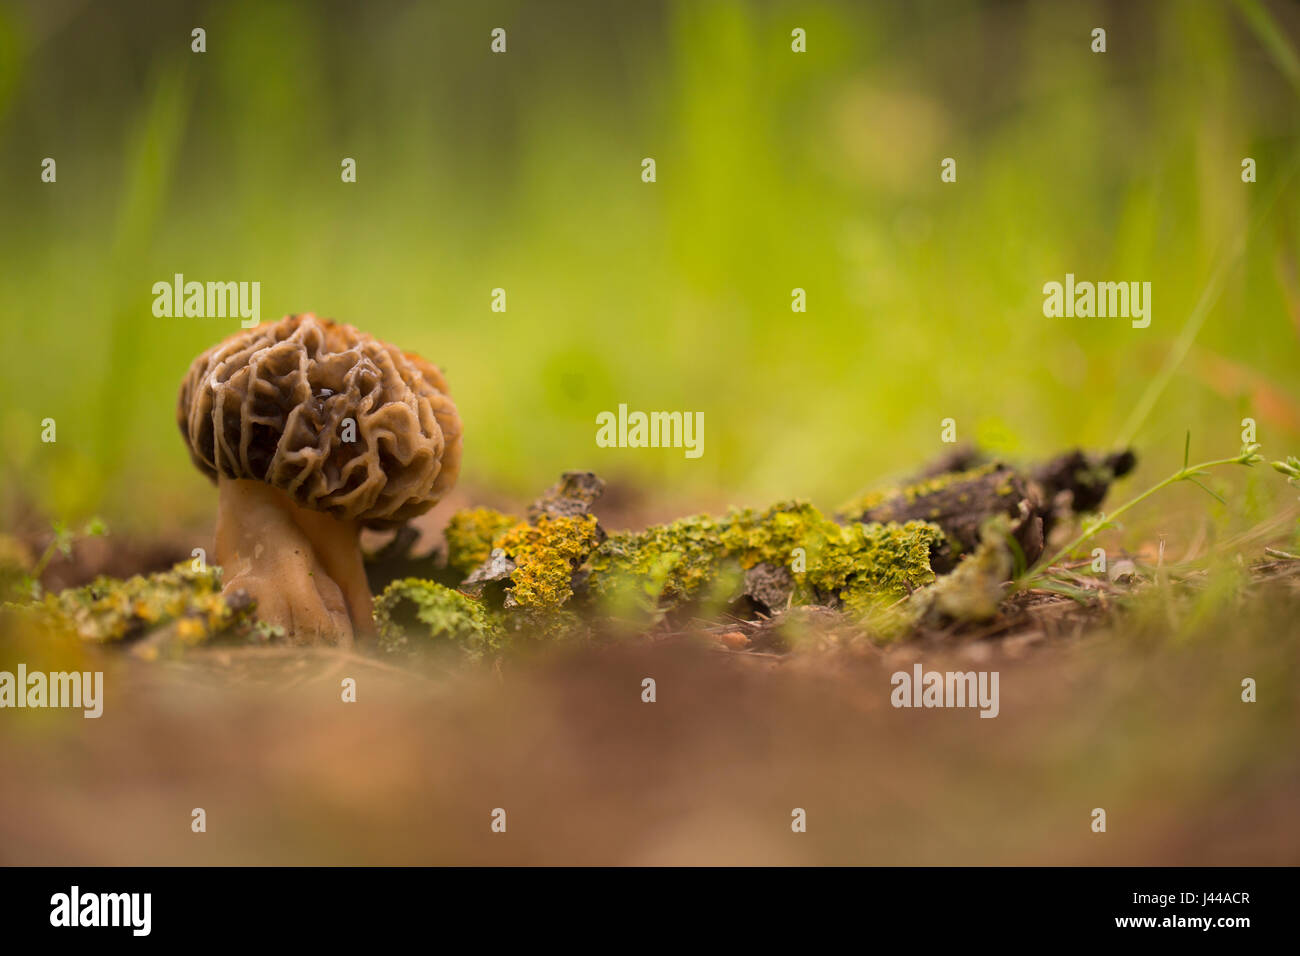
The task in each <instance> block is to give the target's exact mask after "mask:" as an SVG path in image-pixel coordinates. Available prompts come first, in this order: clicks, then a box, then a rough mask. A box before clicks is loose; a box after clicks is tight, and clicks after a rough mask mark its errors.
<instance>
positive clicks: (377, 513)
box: [176, 313, 461, 527]
mask: <svg viewBox="0 0 1300 956" xmlns="http://www.w3.org/2000/svg"><path fill="white" fill-rule="evenodd" d="M176 417H177V420H178V421H179V424H180V428H181V434H182V436H184V438H185V441H186V444H187V445H188V446H189V449H190V457H191V458H192V459H193V460H194V464H195V465H197V466H198V468H199V469H200V470H201V471H203V473H204V474H206V475H208V477H210V478H211V479H212V480H213V481H216V480H217V477H218V476H224V477H226V478H250V479H256V480H259V481H265V482H266V483H267V484H269V485H271V486H273V487H275V488H279V489H281V490H282V491H284V492H285V493H287V494H288V495H289V497H290V498H291V499H292V500H293V501H295V502H296V503H297V504H299V505H301V506H303V507H305V508H312V509H314V510H316V511H323V512H326V513H328V514H331V515H334V516H335V517H337V518H342V519H352V520H357V521H360V522H362V523H363V524H366V525H370V526H373V527H392V526H395V525H399V524H401V523H402V522H404V521H406V520H407V519H409V518H413V517H415V516H416V515H419V514H423V513H424V512H425V511H428V510H429V509H430V508H431V507H433V505H434V504H435V503H436V502H437V501H438V499H439V498H441V497H442V495H443V494H444V493H446V491H447V490H448V489H449V488H451V486H452V485H453V484H454V483H455V481H456V476H457V474H459V472H460V453H461V425H460V417H459V416H458V415H457V414H456V406H455V405H454V404H453V403H452V401H451V399H450V398H449V397H448V395H447V382H446V380H445V379H444V378H443V377H442V372H440V371H439V370H438V369H437V368H436V367H435V366H433V365H431V364H430V363H428V362H426V361H425V360H424V359H422V358H420V357H419V356H417V355H411V354H410V353H408V352H403V351H402V350H401V349H397V348H394V347H393V346H391V345H388V344H386V343H384V342H380V341H379V340H378V339H374V338H371V337H370V336H369V335H366V334H365V333H364V332H360V331H358V330H357V329H355V328H353V327H352V326H350V325H344V324H342V323H339V322H333V321H331V320H329V319H318V318H316V316H314V315H312V314H310V313H307V314H303V315H290V316H286V317H285V318H283V319H281V320H280V321H278V322H264V323H262V324H261V325H259V326H257V327H255V328H252V329H246V330H243V331H241V332H239V333H237V334H235V335H232V336H231V337H230V338H228V339H226V340H225V341H224V342H221V343H219V344H218V345H214V346H213V347H212V348H210V349H208V350H207V351H206V352H204V353H203V354H202V355H200V356H199V357H198V358H196V359H195V360H194V362H193V364H191V365H190V370H189V372H188V373H187V374H186V376H185V381H184V382H183V383H182V384H181V392H180V401H179V403H178V406H177V410H176ZM348 419H351V420H352V422H354V423H355V424H354V425H353V427H352V428H351V429H349V428H348V427H347V424H348V423H347V420H348ZM353 432H354V433H355V434H352V433H353ZM347 438H352V439H353V440H352V441H348V440H346V439H347Z"/></svg>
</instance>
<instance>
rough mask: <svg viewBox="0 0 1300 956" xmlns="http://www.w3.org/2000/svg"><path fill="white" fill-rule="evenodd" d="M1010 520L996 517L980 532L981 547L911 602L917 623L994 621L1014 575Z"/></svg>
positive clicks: (915, 595)
mask: <svg viewBox="0 0 1300 956" xmlns="http://www.w3.org/2000/svg"><path fill="white" fill-rule="evenodd" d="M1010 540H1012V539H1011V519H1009V518H1008V517H1007V516H1006V515H996V516H994V517H992V518H989V519H988V520H987V521H985V522H984V524H983V526H982V527H981V528H980V543H979V545H978V546H977V547H976V548H975V550H974V551H973V552H972V553H971V554H970V556H969V557H967V558H966V559H965V560H963V561H962V562H961V564H959V565H957V568H956V570H954V571H953V572H952V573H951V574H947V575H944V576H943V577H942V578H940V579H939V580H938V581H936V582H935V583H934V584H932V585H930V586H929V587H927V588H923V589H921V590H919V591H917V592H916V594H914V595H913V596H912V599H911V600H910V601H908V605H909V609H910V615H911V618H912V620H913V621H914V622H921V621H927V622H928V623H932V624H937V623H940V622H944V621H960V622H980V621H987V620H989V619H991V618H993V617H995V616H996V615H997V613H998V608H999V607H1000V606H1001V603H1002V598H1003V596H1004V587H1003V586H1004V585H1005V584H1006V582H1007V581H1009V580H1010V579H1011V575H1012V573H1013V571H1014V567H1015V564H1014V556H1013V555H1012V552H1011V547H1010V545H1009V543H1008V542H1009V541H1010Z"/></svg>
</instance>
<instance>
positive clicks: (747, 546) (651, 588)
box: [590, 501, 942, 608]
mask: <svg viewBox="0 0 1300 956" xmlns="http://www.w3.org/2000/svg"><path fill="white" fill-rule="evenodd" d="M941 540H942V532H941V531H940V530H939V529H938V528H937V527H935V526H934V525H932V524H929V523H927V522H922V521H909V522H907V523H906V524H902V525H899V524H888V525H884V524H871V525H863V524H850V525H840V524H837V523H836V522H834V521H831V520H830V519H828V518H826V517H825V516H824V515H823V514H822V513H821V512H820V511H818V510H817V508H815V507H814V506H813V505H811V504H808V503H807V502H801V501H788V502H781V503H779V504H776V505H773V506H772V507H770V508H768V509H766V510H764V511H761V512H758V511H753V510H751V509H740V510H734V511H732V512H730V513H729V514H728V515H727V516H726V517H725V518H722V519H714V518H711V517H709V516H708V515H696V516H694V517H691V518H683V519H681V520H679V521H675V522H673V523H671V524H667V525H659V526H656V527H653V528H647V529H646V530H645V531H642V532H639V533H635V534H632V533H625V534H617V535H613V536H611V537H610V539H609V540H608V541H606V542H605V543H604V544H603V545H601V547H600V548H598V549H597V550H596V552H595V554H593V555H592V558H591V562H590V568H591V577H590V585H591V589H592V592H593V594H594V595H595V596H596V597H597V598H601V599H604V600H606V601H607V602H608V601H612V602H613V603H614V604H616V605H619V606H624V607H625V606H626V605H628V604H629V603H631V604H634V605H635V604H640V605H642V606H646V605H657V606H658V607H659V608H673V607H676V606H679V605H681V604H682V603H684V602H686V601H689V600H692V599H695V598H698V597H701V596H702V595H705V594H708V593H709V592H710V591H711V590H715V589H716V587H717V584H718V582H720V581H724V580H726V577H727V576H726V571H727V569H728V567H735V566H738V567H739V568H742V569H748V568H752V567H754V566H755V565H758V564H771V565H776V566H778V567H788V568H790V569H791V570H792V571H794V576H795V582H796V587H795V594H794V603H795V604H814V603H822V602H823V601H826V600H833V599H835V598H841V599H844V600H846V601H847V600H849V599H850V598H852V599H854V600H865V599H866V596H867V595H868V594H871V595H876V596H883V597H888V598H890V599H891V600H892V599H897V598H898V597H901V596H902V595H904V594H906V593H908V591H910V590H912V589H914V588H918V587H921V586H923V585H926V584H928V583H930V582H931V581H933V580H934V573H933V572H932V571H931V570H930V548H931V547H932V546H933V545H935V544H937V543H938V542H939V541H941ZM800 552H801V553H800ZM733 596H734V595H733Z"/></svg>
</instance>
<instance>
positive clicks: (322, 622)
mask: <svg viewBox="0 0 1300 956" xmlns="http://www.w3.org/2000/svg"><path fill="white" fill-rule="evenodd" d="M217 486H218V493H219V496H220V500H219V504H218V510H217V561H218V562H219V563H220V564H221V566H222V568H223V571H224V575H225V587H224V588H223V593H225V594H227V595H229V594H231V593H233V592H235V591H244V592H246V593H247V594H248V595H249V596H250V597H252V598H253V599H254V600H255V601H256V602H257V616H258V618H259V619H261V620H263V621H266V622H268V623H270V624H274V625H278V626H280V627H283V628H284V629H285V631H286V632H288V633H289V634H290V635H291V636H292V637H293V639H294V640H296V641H298V642H299V643H304V644H317V643H325V644H338V645H340V646H343V647H351V646H352V642H353V639H354V637H361V638H365V637H369V636H370V635H372V634H373V632H374V619H373V617H372V616H371V614H372V610H373V608H372V601H371V596H370V586H369V585H368V584H367V583H366V575H365V569H364V567H363V566H362V562H361V547H360V543H359V538H360V532H361V527H360V525H359V523H358V522H356V521H340V520H339V519H337V518H333V517H331V516H329V515H327V514H324V513H321V512H318V511H312V510H310V509H307V508H302V507H300V506H298V505H296V504H294V502H293V500H292V499H291V498H290V497H289V496H288V495H287V494H285V492H283V491H280V490H279V489H277V488H273V487H271V486H270V485H268V484H266V483H265V482H262V481H256V480H247V479H239V478H225V477H222V478H219V479H218V482H217Z"/></svg>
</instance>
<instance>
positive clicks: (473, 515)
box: [443, 508, 521, 580]
mask: <svg viewBox="0 0 1300 956" xmlns="http://www.w3.org/2000/svg"><path fill="white" fill-rule="evenodd" d="M520 521H521V519H519V518H516V517H514V516H513V515H508V514H503V513H502V512H500V511H494V510H493V509H491V508H467V509H464V510H462V511H457V512H456V513H455V514H453V515H452V516H451V520H450V521H448V522H447V529H446V531H444V532H443V534H444V536H445V537H446V539H447V566H448V567H449V568H451V569H452V570H453V571H455V572H456V574H457V575H458V576H459V579H460V580H464V579H465V578H466V577H468V576H469V574H470V572H471V571H473V570H474V569H475V568H477V567H478V566H479V565H480V564H482V563H483V562H484V561H486V560H487V559H488V555H490V554H491V553H492V548H493V547H494V544H495V542H496V541H497V539H499V538H500V537H501V536H502V535H503V534H505V533H506V532H507V531H508V530H510V529H511V528H513V527H515V526H516V525H518V524H519V523H520Z"/></svg>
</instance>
